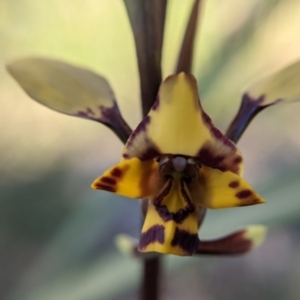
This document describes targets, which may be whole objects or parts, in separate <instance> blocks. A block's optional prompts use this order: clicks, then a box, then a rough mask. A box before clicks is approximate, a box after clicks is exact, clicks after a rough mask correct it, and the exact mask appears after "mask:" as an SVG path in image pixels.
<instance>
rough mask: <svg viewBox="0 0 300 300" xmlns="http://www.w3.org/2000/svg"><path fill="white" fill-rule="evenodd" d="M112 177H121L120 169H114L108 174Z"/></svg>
mask: <svg viewBox="0 0 300 300" xmlns="http://www.w3.org/2000/svg"><path fill="white" fill-rule="evenodd" d="M110 174H111V175H112V176H114V177H118V178H119V177H121V176H122V175H123V172H122V170H121V169H119V168H114V169H113V170H112V171H111V173H110Z"/></svg>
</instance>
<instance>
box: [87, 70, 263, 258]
mask: <svg viewBox="0 0 300 300" xmlns="http://www.w3.org/2000/svg"><path fill="white" fill-rule="evenodd" d="M242 172H243V158H242V156H241V153H240V151H239V150H238V149H237V147H236V146H235V144H234V143H233V142H232V141H231V140H229V139H228V138H227V137H226V136H224V135H223V134H222V133H221V132H220V131H219V130H218V129H217V128H216V127H215V126H214V125H213V123H212V121H211V119H210V118H209V117H208V115H207V114H206V113H205V112H204V111H203V109H202V107H201V104H200V101H199V97H198V90H197V82H196V79H195V78H194V77H193V76H192V75H188V74H185V73H180V74H178V75H172V76H169V77H168V78H167V79H166V80H165V81H164V82H163V83H162V84H161V86H160V89H159V93H158V97H157V100H156V102H155V103H154V105H153V107H152V109H151V110H150V112H149V113H148V115H147V116H146V117H145V118H144V119H143V120H142V122H141V123H140V124H139V125H138V127H137V128H136V129H135V130H134V131H133V132H132V134H131V135H130V137H129V139H128V141H127V143H126V145H125V148H124V150H123V155H122V159H121V161H120V163H119V164H117V165H115V166H113V167H112V168H111V169H109V170H108V171H106V172H105V173H104V174H103V175H102V176H100V177H99V178H98V179H96V180H95V181H94V183H93V184H92V187H93V188H94V189H100V190H106V191H110V192H114V193H117V194H119V195H123V196H127V197H131V198H136V199H140V198H148V199H149V203H148V209H147V213H146V218H145V222H144V225H143V228H142V233H141V237H140V242H139V251H141V252H149V251H151V252H152V251H155V252H160V253H168V254H175V255H192V254H194V253H196V252H197V250H198V246H199V238H198V227H199V226H198V225H199V224H198V223H199V221H198V215H199V214H201V211H202V210H203V209H205V208H226V207H237V206H245V205H254V204H259V203H264V202H265V201H264V200H263V199H262V198H261V197H260V196H259V195H258V194H257V193H256V192H255V191H254V190H253V189H252V188H251V187H250V186H249V184H248V183H247V182H246V181H245V180H244V179H243V178H242V177H241V175H242Z"/></svg>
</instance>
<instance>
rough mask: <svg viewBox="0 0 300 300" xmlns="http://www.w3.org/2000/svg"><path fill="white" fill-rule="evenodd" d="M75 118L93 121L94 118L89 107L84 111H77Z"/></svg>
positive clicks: (93, 113)
mask: <svg viewBox="0 0 300 300" xmlns="http://www.w3.org/2000/svg"><path fill="white" fill-rule="evenodd" d="M77 116H78V117H82V118H86V119H93V120H95V118H94V116H95V112H94V111H93V110H92V109H91V108H90V107H87V108H86V110H85V111H84V110H83V111H78V113H77Z"/></svg>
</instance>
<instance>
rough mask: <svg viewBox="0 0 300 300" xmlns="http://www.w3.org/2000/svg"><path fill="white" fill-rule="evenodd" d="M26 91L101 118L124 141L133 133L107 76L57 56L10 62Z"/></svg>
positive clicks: (11, 70) (61, 108) (75, 113)
mask: <svg viewBox="0 0 300 300" xmlns="http://www.w3.org/2000/svg"><path fill="white" fill-rule="evenodd" d="M7 70H8V71H9V73H10V74H11V75H12V76H13V77H14V79H15V80H16V81H17V82H18V83H19V84H20V86H21V87H22V88H23V89H24V91H25V92H26V93H27V94H28V95H29V96H30V97H31V98H33V99H34V100H36V101H37V102H39V103H41V104H43V105H45V106H47V107H49V108H51V109H54V110H56V111H58V112H61V113H65V114H68V115H72V116H77V117H81V118H85V119H90V120H94V121H98V122H100V123H102V124H104V125H106V126H108V127H109V128H111V129H112V130H113V131H114V132H115V133H116V134H117V136H118V137H119V138H120V139H121V140H122V141H123V142H124V143H125V142H126V141H127V138H128V137H129V135H130V133H131V129H130V128H129V127H128V125H127V124H126V122H125V121H124V119H123V118H122V116H121V114H120V111H119V108H118V105H117V103H116V101H115V96H114V93H113V91H112V89H111V87H110V85H109V83H108V82H107V80H106V79H105V78H103V77H102V76H99V75H97V74H95V73H94V72H92V71H89V70H86V69H83V68H80V67H75V66H72V65H69V64H67V63H64V62H60V61H57V60H51V59H44V58H38V57H29V58H24V59H21V60H18V61H16V62H14V63H12V64H10V65H8V66H7Z"/></svg>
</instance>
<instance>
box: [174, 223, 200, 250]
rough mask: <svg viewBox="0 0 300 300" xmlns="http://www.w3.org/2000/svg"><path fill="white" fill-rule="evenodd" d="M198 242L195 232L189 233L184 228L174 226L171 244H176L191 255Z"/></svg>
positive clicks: (196, 248)
mask: <svg viewBox="0 0 300 300" xmlns="http://www.w3.org/2000/svg"><path fill="white" fill-rule="evenodd" d="M199 242H200V240H199V238H198V235H197V234H191V233H189V232H188V231H186V230H181V229H178V228H176V230H175V234H174V238H173V240H172V242H171V245H172V246H178V247H180V248H181V249H183V250H184V251H186V252H187V253H188V254H189V255H193V254H194V253H196V251H197V250H198V245H199Z"/></svg>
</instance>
